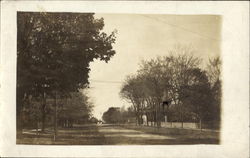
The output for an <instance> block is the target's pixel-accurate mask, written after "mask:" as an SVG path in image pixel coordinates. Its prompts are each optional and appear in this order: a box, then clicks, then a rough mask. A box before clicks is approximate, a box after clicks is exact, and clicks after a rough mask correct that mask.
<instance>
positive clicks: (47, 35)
mask: <svg viewBox="0 0 250 158" xmlns="http://www.w3.org/2000/svg"><path fill="white" fill-rule="evenodd" d="M103 27H104V19H102V18H101V19H96V18H94V14H93V13H91V14H86V13H52V12H51V13H49V12H18V13H17V115H18V116H20V114H21V110H22V105H23V102H24V100H25V99H26V98H27V96H29V95H32V96H44V97H43V98H44V100H46V96H48V95H50V96H54V97H55V98H57V96H58V95H62V94H67V93H69V92H72V91H78V90H79V89H81V88H84V87H86V86H87V84H88V73H89V71H90V68H89V63H90V62H92V61H94V59H100V60H104V61H105V62H108V61H109V60H110V58H111V57H112V56H113V55H114V54H115V51H114V50H113V47H112V44H113V43H114V42H115V32H112V33H111V34H110V35H108V34H106V33H105V32H102V29H103ZM43 103H44V104H43V108H42V109H45V106H46V102H45V101H44V102H43ZM55 104H56V102H55ZM55 107H56V105H55ZM17 119H18V120H17V123H19V120H20V119H19V117H17ZM19 125H20V124H19Z"/></svg>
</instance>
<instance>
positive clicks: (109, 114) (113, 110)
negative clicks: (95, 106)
mask: <svg viewBox="0 0 250 158" xmlns="http://www.w3.org/2000/svg"><path fill="white" fill-rule="evenodd" d="M133 116H134V115H133V111H132V109H131V108H128V109H125V108H124V107H123V108H118V107H110V108H109V109H108V110H107V111H106V112H104V113H103V115H102V119H103V121H104V122H105V123H110V124H123V123H128V121H129V119H131V118H133Z"/></svg>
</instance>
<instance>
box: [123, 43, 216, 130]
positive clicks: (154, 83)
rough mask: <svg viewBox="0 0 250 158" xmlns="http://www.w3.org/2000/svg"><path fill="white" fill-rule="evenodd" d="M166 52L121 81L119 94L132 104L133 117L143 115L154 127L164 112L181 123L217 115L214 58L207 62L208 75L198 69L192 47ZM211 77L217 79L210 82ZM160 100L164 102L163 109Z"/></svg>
mask: <svg viewBox="0 0 250 158" xmlns="http://www.w3.org/2000/svg"><path fill="white" fill-rule="evenodd" d="M169 54H170V55H168V56H164V57H158V58H156V59H151V60H149V61H142V63H141V65H140V68H139V70H138V71H137V73H136V74H135V75H133V76H130V77H128V78H127V79H126V80H125V83H124V85H123V87H122V89H121V92H120V93H121V96H122V97H123V98H125V99H127V100H129V101H130V102H131V103H132V105H133V109H134V112H135V114H136V116H137V118H138V119H139V118H140V116H141V115H142V114H146V115H147V117H148V119H147V120H150V121H153V122H156V123H157V126H160V122H161V121H162V120H163V116H164V115H165V114H167V116H168V119H169V116H170V117H173V118H172V120H178V121H181V122H182V126H183V122H184V121H185V120H194V118H196V119H198V120H200V122H201V121H203V120H204V121H209V120H213V119H214V117H215V116H216V118H217V117H218V115H220V109H219V108H218V107H219V106H218V103H219V102H218V100H219V98H220V88H219V87H220V82H219V81H218V78H219V75H218V74H219V72H220V67H219V66H218V64H219V63H220V62H219V61H218V59H216V60H215V61H212V60H211V61H210V71H211V73H210V74H211V75H210V76H209V75H208V74H209V73H208V72H207V71H205V70H202V69H201V68H200V63H201V60H200V59H199V58H197V57H194V56H193V55H192V54H193V49H192V48H190V47H186V46H180V45H177V46H176V47H174V49H172V50H170V51H169ZM211 76H212V77H211ZM211 78H212V79H211ZM214 79H217V81H218V82H215V83H213V82H212V81H213V80H214ZM164 102H167V103H168V104H166V105H167V106H166V109H165V108H164V105H165V104H164ZM171 104H172V105H171ZM170 105H171V108H170ZM216 106H217V107H216ZM170 112H171V113H172V114H170ZM213 113H216V114H213ZM170 120H171V118H170Z"/></svg>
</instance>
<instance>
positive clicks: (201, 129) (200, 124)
mask: <svg viewBox="0 0 250 158" xmlns="http://www.w3.org/2000/svg"><path fill="white" fill-rule="evenodd" d="M201 123H202V121H201V118H200V130H201V131H202V124H201Z"/></svg>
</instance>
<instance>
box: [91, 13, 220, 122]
mask: <svg viewBox="0 0 250 158" xmlns="http://www.w3.org/2000/svg"><path fill="white" fill-rule="evenodd" d="M95 17H96V18H101V17H103V18H104V23H105V26H104V29H103V31H104V32H106V33H111V32H112V31H113V30H115V29H116V30H117V35H116V43H115V44H114V45H113V48H114V50H115V51H116V54H115V55H114V56H113V57H112V58H111V60H110V61H109V62H108V63H105V62H104V61H99V60H95V61H94V62H92V63H91V64H90V68H91V71H90V74H89V75H90V78H89V81H90V88H89V89H88V95H89V96H90V98H91V101H92V102H93V103H94V109H93V116H94V117H97V118H98V119H101V117H102V114H103V113H104V112H105V111H107V110H108V108H109V107H123V106H124V107H129V106H130V103H129V102H127V101H126V100H123V99H122V98H121V97H120V95H119V92H120V89H121V87H122V83H123V81H124V80H125V78H126V76H128V75H131V74H135V73H136V71H137V70H138V69H139V63H140V62H141V61H142V60H149V59H152V58H156V57H157V56H167V55H168V50H169V49H171V48H173V47H174V46H175V45H176V44H180V45H186V46H192V48H193V49H194V50H195V52H194V54H193V55H194V56H196V57H200V58H201V59H203V61H204V63H206V61H207V60H208V59H209V58H213V57H215V56H219V54H220V32H221V30H220V29H221V17H220V16H216V15H156V14H95Z"/></svg>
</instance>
